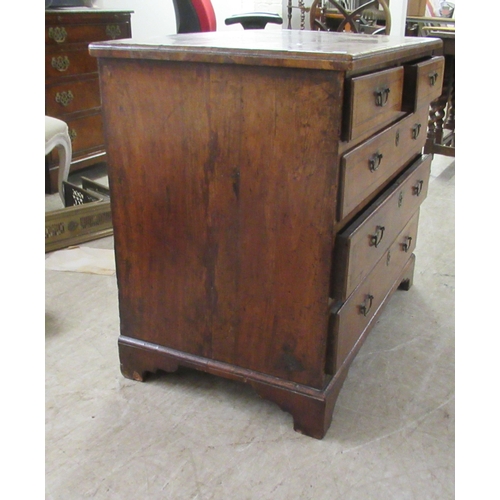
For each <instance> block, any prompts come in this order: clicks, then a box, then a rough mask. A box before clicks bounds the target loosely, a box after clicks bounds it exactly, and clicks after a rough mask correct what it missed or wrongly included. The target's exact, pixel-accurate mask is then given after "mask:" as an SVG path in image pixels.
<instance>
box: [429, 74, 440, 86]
mask: <svg viewBox="0 0 500 500" xmlns="http://www.w3.org/2000/svg"><path fill="white" fill-rule="evenodd" d="M438 76H439V74H438V72H437V71H433V72H432V73H429V83H430V86H431V87H434V85H436V82H437V79H438Z"/></svg>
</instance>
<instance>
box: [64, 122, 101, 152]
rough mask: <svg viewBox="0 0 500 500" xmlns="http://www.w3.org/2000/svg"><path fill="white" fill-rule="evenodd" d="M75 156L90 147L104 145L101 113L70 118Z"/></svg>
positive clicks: (70, 131) (99, 147) (98, 147)
mask: <svg viewBox="0 0 500 500" xmlns="http://www.w3.org/2000/svg"><path fill="white" fill-rule="evenodd" d="M67 123H68V129H69V135H70V138H71V145H72V148H73V156H74V157H76V156H78V154H79V153H80V152H83V151H86V150H89V149H102V148H103V147H104V133H103V126H102V116H101V113H96V114H92V115H88V116H84V117H81V118H75V119H71V120H68V122H67Z"/></svg>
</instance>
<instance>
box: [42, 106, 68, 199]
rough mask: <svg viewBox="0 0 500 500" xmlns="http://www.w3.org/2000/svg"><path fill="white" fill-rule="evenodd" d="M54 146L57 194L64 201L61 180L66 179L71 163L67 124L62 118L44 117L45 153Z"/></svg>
mask: <svg viewBox="0 0 500 500" xmlns="http://www.w3.org/2000/svg"><path fill="white" fill-rule="evenodd" d="M54 148H57V152H58V154H59V175H58V178H57V186H58V189H59V196H60V197H61V200H62V202H63V204H64V205H65V203H64V191H63V185H62V183H63V181H67V180H68V174H69V166H70V164H71V155H72V150H71V139H70V138H69V132H68V125H67V124H66V123H65V122H63V121H62V120H58V119H57V118H52V117H51V116H46V117H45V154H46V155H47V154H49V153H50V152H51V151H52V150H53V149H54Z"/></svg>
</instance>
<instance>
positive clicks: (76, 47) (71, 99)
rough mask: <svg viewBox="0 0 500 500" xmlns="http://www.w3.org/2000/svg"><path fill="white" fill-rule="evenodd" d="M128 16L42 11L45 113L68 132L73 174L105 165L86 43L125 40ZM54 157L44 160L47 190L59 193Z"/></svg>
mask: <svg viewBox="0 0 500 500" xmlns="http://www.w3.org/2000/svg"><path fill="white" fill-rule="evenodd" d="M130 14H131V11H104V10H96V9H90V8H85V7H81V8H71V9H50V10H46V11H45V114H46V115H49V116H53V117H55V118H60V119H61V120H64V121H65V122H66V123H67V124H68V127H69V131H70V136H71V141H72V146H73V159H72V163H71V171H74V170H78V169H81V168H84V167H88V166H90V165H93V164H95V163H99V162H101V161H104V160H105V156H106V152H105V148H104V136H103V129H102V115H101V96H100V91H99V78H98V74H97V63H96V60H95V58H93V57H91V56H90V55H89V53H88V45H89V43H90V42H95V41H100V40H114V39H119V38H129V37H130V36H131V25H130ZM56 155H57V153H56V152H54V153H51V155H49V157H48V158H47V169H48V179H47V184H48V186H47V188H48V190H49V191H50V192H55V191H57V173H58V161H57V156H56Z"/></svg>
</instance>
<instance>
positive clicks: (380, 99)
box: [373, 87, 391, 107]
mask: <svg viewBox="0 0 500 500" xmlns="http://www.w3.org/2000/svg"><path fill="white" fill-rule="evenodd" d="M390 91H391V89H390V88H389V87H381V88H380V89H377V90H376V91H375V92H374V93H373V94H374V95H375V106H380V107H382V106H385V105H386V104H387V101H389V93H390Z"/></svg>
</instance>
